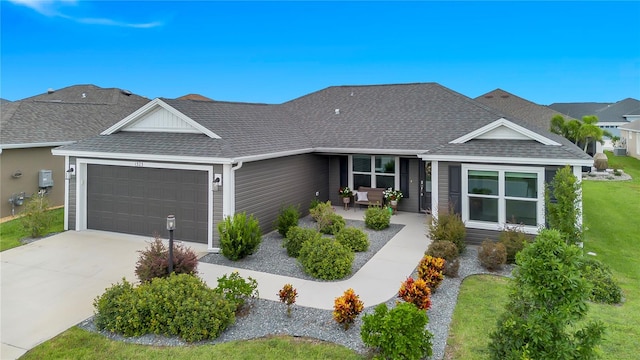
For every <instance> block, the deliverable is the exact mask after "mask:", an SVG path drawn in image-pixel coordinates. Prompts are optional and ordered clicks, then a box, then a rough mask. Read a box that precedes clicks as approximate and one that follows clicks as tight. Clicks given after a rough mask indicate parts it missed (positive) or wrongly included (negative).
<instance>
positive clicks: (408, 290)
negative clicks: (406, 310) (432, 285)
mask: <svg viewBox="0 0 640 360" xmlns="http://www.w3.org/2000/svg"><path fill="white" fill-rule="evenodd" d="M398 297H399V298H401V299H402V300H404V301H406V302H408V303H411V304H413V305H415V306H416V307H417V308H418V309H421V310H429V309H430V308H431V289H429V286H427V283H426V282H425V281H424V280H422V279H420V278H418V279H417V280H414V279H413V278H412V277H408V278H407V280H405V281H404V282H403V283H402V285H400V290H398Z"/></svg>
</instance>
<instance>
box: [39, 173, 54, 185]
mask: <svg viewBox="0 0 640 360" xmlns="http://www.w3.org/2000/svg"><path fill="white" fill-rule="evenodd" d="M52 186H53V174H52V171H51V170H40V171H39V172H38V187H41V188H46V187H52Z"/></svg>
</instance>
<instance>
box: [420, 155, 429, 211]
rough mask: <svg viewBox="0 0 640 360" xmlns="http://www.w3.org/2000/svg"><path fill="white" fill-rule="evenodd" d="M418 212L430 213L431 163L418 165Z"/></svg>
mask: <svg viewBox="0 0 640 360" xmlns="http://www.w3.org/2000/svg"><path fill="white" fill-rule="evenodd" d="M420 212H422V213H427V214H430V213H431V162H430V161H426V162H425V161H421V164H420Z"/></svg>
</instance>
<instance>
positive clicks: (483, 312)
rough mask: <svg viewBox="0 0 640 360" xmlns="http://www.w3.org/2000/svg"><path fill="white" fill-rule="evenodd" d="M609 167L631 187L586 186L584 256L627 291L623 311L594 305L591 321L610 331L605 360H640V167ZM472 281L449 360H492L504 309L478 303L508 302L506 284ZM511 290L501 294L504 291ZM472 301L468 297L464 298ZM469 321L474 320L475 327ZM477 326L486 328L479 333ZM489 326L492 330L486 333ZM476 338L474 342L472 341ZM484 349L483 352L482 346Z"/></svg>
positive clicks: (613, 163)
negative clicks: (493, 337)
mask: <svg viewBox="0 0 640 360" xmlns="http://www.w3.org/2000/svg"><path fill="white" fill-rule="evenodd" d="M607 156H608V157H609V167H610V168H613V167H618V168H623V169H624V171H625V172H627V173H628V174H630V175H631V176H632V177H633V180H631V181H623V182H619V181H589V180H586V181H584V182H583V206H584V213H583V215H584V225H585V246H584V251H585V253H587V252H594V253H596V257H597V259H599V260H601V261H602V262H604V263H606V264H607V265H609V266H610V267H611V269H612V270H613V273H614V278H615V279H616V281H617V282H618V284H619V285H620V286H621V287H622V290H623V292H624V297H625V301H624V303H623V304H622V305H599V304H591V306H590V311H589V315H588V319H599V320H601V321H603V322H604V323H605V325H606V326H607V331H606V333H605V338H604V341H603V342H602V346H601V349H602V358H603V359H611V360H614V359H615V360H619V359H637V356H638V354H640V342H638V341H637V339H640V286H638V284H640V236H639V235H638V234H640V221H639V219H640V200H639V199H640V161H639V160H637V159H634V158H631V157H616V156H613V154H611V153H607ZM469 280H471V279H467V280H465V281H464V282H463V283H462V287H461V288H460V294H461V296H460V297H459V298H458V304H457V306H456V309H455V312H454V314H453V321H452V324H451V330H450V333H449V339H448V341H447V351H446V355H445V358H446V359H487V358H488V353H487V350H486V344H488V337H487V334H488V332H489V331H491V330H493V329H494V328H495V325H496V320H497V317H498V315H499V314H500V313H501V311H502V308H500V309H499V310H498V311H495V309H494V308H492V307H483V306H478V305H477V303H475V302H474V301H472V300H473V299H475V297H479V296H482V295H483V293H482V291H485V292H486V293H487V295H493V296H489V299H488V300H487V301H491V302H495V303H497V304H499V303H502V304H504V303H505V302H506V299H507V298H506V293H505V294H503V290H505V289H506V287H507V282H505V284H496V283H495V282H494V281H489V279H486V278H480V277H478V278H477V279H474V280H473V281H469ZM501 287H502V288H505V289H500V288H501ZM467 293H469V294H471V296H463V294H467ZM468 319H474V320H473V321H469V320H468ZM474 324H481V325H482V327H477V325H474ZM485 324H489V325H490V326H489V329H487V327H485ZM470 328H471V331H472V332H473V333H475V337H474V336H473V335H471V339H469V338H468V335H466V334H467V333H468V332H469V331H470ZM481 344H482V345H483V346H479V345H481Z"/></svg>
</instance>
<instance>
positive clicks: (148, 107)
mask: <svg viewBox="0 0 640 360" xmlns="http://www.w3.org/2000/svg"><path fill="white" fill-rule="evenodd" d="M157 107H161V108H163V109H165V110H167V111H168V112H170V113H172V114H173V115H175V116H177V117H178V118H180V119H181V120H182V121H184V122H186V123H187V124H189V125H191V126H193V127H194V128H195V129H197V130H198V131H200V132H201V133H203V134H205V135H207V136H208V137H210V138H212V139H221V137H220V136H218V135H217V134H215V133H214V132H213V131H211V130H209V129H207V128H206V127H204V126H202V125H200V123H198V122H197V121H195V120H193V119H191V118H190V117H188V116H187V115H185V114H183V113H181V112H180V111H178V110H176V109H175V108H174V107H172V106H171V105H169V104H167V103H166V102H164V101H162V100H160V99H159V98H155V99H153V100H151V101H150V102H148V103H146V104H145V105H144V106H142V107H141V108H140V109H138V110H136V111H134V112H133V113H132V114H131V115H129V116H127V117H126V118H124V119H122V120H120V121H118V122H117V123H116V124H114V125H113V126H111V127H110V128H108V129H107V130H105V131H103V132H102V133H100V135H111V134H113V133H116V132H118V131H122V130H123V129H124V128H126V127H127V126H128V125H130V124H133V123H135V122H136V121H137V120H139V119H140V118H141V117H142V116H144V115H146V114H148V113H149V112H151V111H152V110H153V109H155V108H157ZM181 132H184V131H181Z"/></svg>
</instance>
